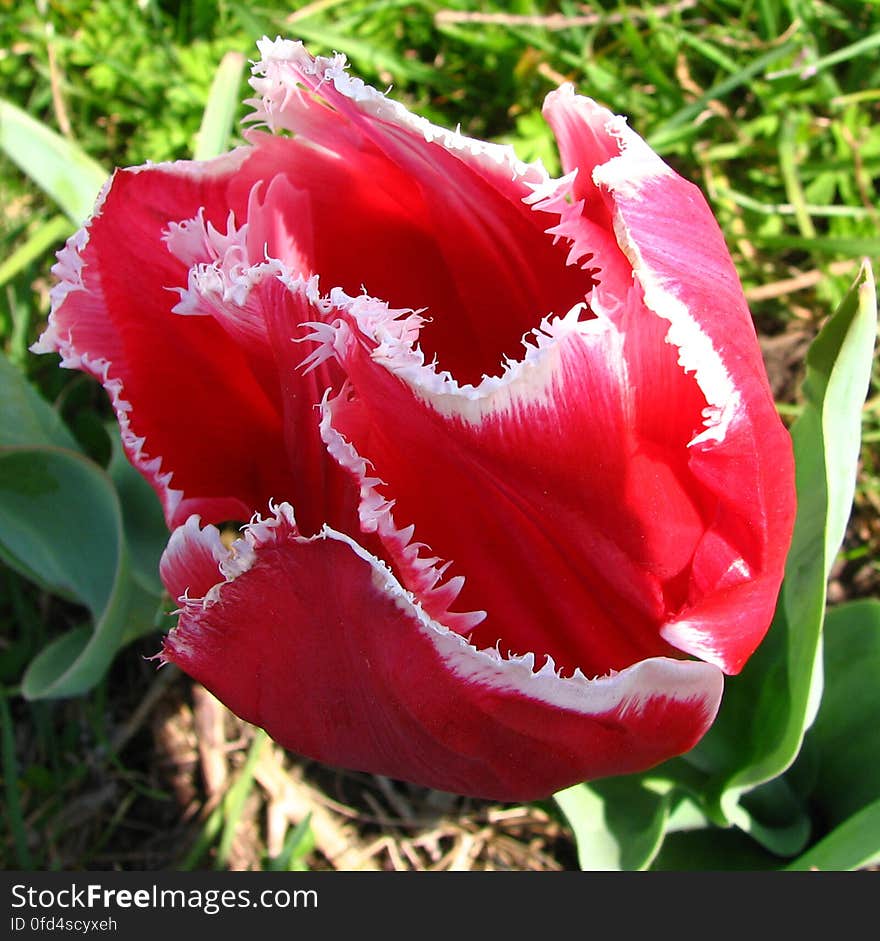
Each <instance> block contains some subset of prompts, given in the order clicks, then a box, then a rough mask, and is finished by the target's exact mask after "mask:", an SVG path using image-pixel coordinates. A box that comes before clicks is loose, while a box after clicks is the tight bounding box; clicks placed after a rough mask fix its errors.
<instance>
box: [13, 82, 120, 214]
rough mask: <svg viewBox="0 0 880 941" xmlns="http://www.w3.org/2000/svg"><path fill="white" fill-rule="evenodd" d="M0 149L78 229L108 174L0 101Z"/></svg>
mask: <svg viewBox="0 0 880 941" xmlns="http://www.w3.org/2000/svg"><path fill="white" fill-rule="evenodd" d="M0 149H2V150H3V151H5V153H6V155H7V156H8V157H9V158H10V159H11V160H12V161H13V163H16V164H17V165H18V167H19V168H20V169H21V170H22V172H23V173H26V174H27V175H28V176H29V177H30V178H31V179H32V180H33V181H34V182H35V183H36V184H37V185H38V186H39V187H40V188H41V189H42V190H43V191H44V192H45V193H46V194H47V195H48V196H50V197H51V198H52V199H54V200H55V202H56V203H58V205H59V206H60V207H61V208H62V209H63V210H64V212H66V213H67V215H68V216H69V217H70V219H71V221H72V222H74V223H76V224H77V225H80V224H81V223H82V222H83V221H84V220H85V219H86V218H87V217H88V216H89V215H90V213H91V211H92V208H93V207H94V205H95V199H96V198H97V195H98V193H99V192H100V190H101V187H102V186H103V185H104V182H105V181H106V179H107V177H108V176H109V174H108V173H107V171H106V170H105V169H104V168H103V167H102V166H101V165H100V164H99V163H97V162H96V161H94V160H92V158H91V157H89V156H88V154H86V153H85V152H84V151H83V150H81V149H80V148H79V147H78V146H77V145H76V144H74V143H73V142H72V141H69V140H67V139H65V138H64V137H61V136H60V135H59V134H56V133H55V132H54V131H52V130H50V129H49V128H48V127H46V126H45V125H43V124H41V123H40V122H39V121H35V120H34V119H33V118H32V117H31V116H30V115H29V114H27V113H26V112H25V111H22V110H21V109H20V108H17V107H16V106H15V105H14V104H12V103H11V102H9V101H4V100H2V99H0Z"/></svg>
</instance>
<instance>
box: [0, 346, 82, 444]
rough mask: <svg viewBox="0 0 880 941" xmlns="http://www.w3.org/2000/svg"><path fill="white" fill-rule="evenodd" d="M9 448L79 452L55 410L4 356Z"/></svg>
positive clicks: (1, 423) (0, 431)
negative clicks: (50, 447)
mask: <svg viewBox="0 0 880 941" xmlns="http://www.w3.org/2000/svg"><path fill="white" fill-rule="evenodd" d="M9 445H23V446H29V445H55V446H57V447H59V448H68V449H69V450H71V451H78V450H79V446H78V445H77V443H76V441H75V440H74V437H73V435H72V434H71V433H70V432H69V431H68V430H67V428H66V427H65V425H64V423H63V422H62V421H61V418H60V416H59V415H58V413H57V412H56V411H55V409H54V408H52V406H51V405H49V403H48V402H47V401H46V400H45V399H44V398H43V397H42V396H41V395H40V394H39V393H38V392H37V391H36V390H35V389H34V388H33V386H31V384H30V383H29V382H28V381H27V379H26V378H25V376H24V374H23V373H22V372H21V371H20V370H18V369H16V368H15V366H13V365H12V364H11V363H10V362H9V360H8V359H6V357H5V356H4V355H3V354H2V353H0V447H2V446H9Z"/></svg>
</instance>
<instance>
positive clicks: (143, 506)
mask: <svg viewBox="0 0 880 941" xmlns="http://www.w3.org/2000/svg"><path fill="white" fill-rule="evenodd" d="M107 432H108V434H109V435H110V440H111V442H112V444H113V453H112V457H111V458H110V466H109V467H108V468H107V473H108V474H109V475H110V479H111V480H112V481H113V483H114V485H115V486H116V492H117V494H118V496H119V503H120V505H121V507H122V523H123V528H124V531H125V541H126V544H127V545H128V550H129V557H130V562H131V574H132V577H133V578H135V579H136V580H137V582H138V584H139V585H140V586H141V587H142V588H143V589H145V590H146V591H148V592H150V593H151V594H153V595H155V596H157V597H158V596H159V595H161V594H162V592H163V591H164V588H163V586H162V582H161V580H160V578H159V560H160V559H161V558H162V553H163V551H164V550H165V546H166V545H167V544H168V535H169V534H168V528H167V527H166V525H165V517H164V515H163V513H162V505H161V503H160V502H159V498H158V497H157V496H156V493H155V491H154V490H153V488H152V487H151V486H150V485H149V484H148V483H147V482H146V481H145V480H144V478H143V477H142V476H141V475H140V474H139V473H138V471H136V470H135V469H134V467H132V465H131V463H130V462H129V460H128V458H127V457H126V456H125V451H124V449H123V447H122V439H121V437H120V435H119V426H118V425H117V424H116V422H113V423H112V424H109V425H107Z"/></svg>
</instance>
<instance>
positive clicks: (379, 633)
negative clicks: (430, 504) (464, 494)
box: [163, 506, 722, 800]
mask: <svg viewBox="0 0 880 941" xmlns="http://www.w3.org/2000/svg"><path fill="white" fill-rule="evenodd" d="M205 533H206V535H205ZM202 538H204V540H205V541H206V543H209V544H210V545H213V541H214V537H213V535H211V532H210V530H207V531H203V537H202ZM198 540H199V537H198V536H197V535H196V533H195V530H194V529H192V528H190V530H189V532H188V533H187V536H186V539H185V540H182V541H181V542H180V543H179V544H178V546H177V547H176V550H175V556H176V557H175V561H174V568H175V569H176V570H177V572H178V573H179V574H181V575H182V574H183V573H184V572H185V569H186V566H187V555H186V552H183V551H181V548H182V547H183V546H184V545H185V546H186V548H187V549H188V551H189V553H190V555H191V558H192V565H193V569H194V572H193V574H194V576H195V575H196V570H198V572H199V573H201V572H202V570H203V565H204V560H205V555H206V553H205V551H202V550H200V549H199V547H198V545H197V543H198ZM244 543H245V548H244V549H243V550H241V549H240V550H239V557H240V560H234V561H233V564H232V566H231V568H228V569H227V572H226V578H225V579H224V578H222V577H219V575H220V573H219V572H218V584H217V586H216V587H215V588H214V589H212V590H211V591H210V592H209V597H208V598H207V599H206V600H205V601H204V602H199V601H196V600H192V601H189V602H188V603H187V604H186V606H185V607H184V610H183V611H182V613H181V616H180V621H179V624H178V626H177V627H176V628H175V629H174V630H173V631H172V632H171V633H170V634H169V635H168V637H167V639H166V643H165V647H164V651H163V658H164V659H166V660H170V661H173V662H175V663H177V664H179V665H180V666H181V667H182V668H183V669H185V670H186V671H187V672H188V673H190V674H191V675H192V676H194V677H195V678H196V679H197V680H199V681H200V682H202V683H203V684H204V685H205V686H206V687H207V688H208V689H210V690H211V691H212V692H214V693H215V695H217V696H218V697H219V698H220V699H221V700H222V701H223V702H225V703H226V704H228V705H229V706H230V708H232V709H233V711H234V712H236V713H237V714H238V715H240V716H241V717H242V718H244V719H246V720H248V721H250V722H253V723H255V724H257V725H260V726H262V727H264V728H265V729H266V730H267V731H268V732H269V734H270V735H271V736H272V737H273V738H274V739H275V740H276V741H278V742H280V743H281V744H282V745H284V746H286V747H288V748H291V749H292V750H294V751H297V752H299V753H301V754H304V755H308V756H310V757H313V758H315V759H317V760H319V761H323V762H326V763H328V764H331V765H341V766H345V767H348V768H353V769H358V770H363V771H369V772H373V773H377V774H383V775H388V776H391V777H395V778H401V779H404V780H409V781H413V782H416V783H418V784H422V785H425V786H429V787H434V788H438V789H441V790H447V791H454V792H457V793H463V794H471V795H474V796H479V797H486V798H492V799H496V800H532V799H537V798H541V797H546V796H547V795H549V794H550V793H552V792H554V791H556V790H558V789H560V788H562V787H566V786H568V785H571V784H574V783H576V782H579V781H583V780H586V779H591V778H596V777H601V776H605V775H611V774H623V773H629V772H635V771H639V770H643V769H645V768H648V767H651V766H653V765H654V764H656V763H658V762H660V761H662V760H664V759H666V758H669V757H672V756H674V755H677V754H680V753H682V752H684V751H686V750H687V749H689V748H690V747H692V746H693V745H694V743H695V742H696V741H697V740H698V739H699V738H700V737H701V736H702V735H703V733H704V732H705V731H706V729H707V728H708V726H709V724H710V723H711V721H712V720H713V718H714V715H715V712H716V710H717V707H718V702H719V699H720V695H721V689H722V675H721V673H720V671H718V670H717V669H716V668H715V667H713V666H711V665H708V664H705V663H699V662H695V661H678V660H668V659H663V658H658V659H651V660H647V661H644V662H641V663H638V664H635V665H634V666H632V667H631V668H629V669H627V670H625V671H623V672H621V673H618V674H615V675H612V676H606V677H601V678H597V679H593V680H587V679H586V678H585V677H583V676H582V675H578V674H576V675H574V676H572V677H569V678H561V677H560V676H559V675H558V674H557V673H556V672H555V670H554V668H553V665H552V664H550V663H547V664H545V665H544V666H543V667H542V668H541V669H539V670H536V669H535V658H534V656H532V655H528V656H526V657H523V658H518V659H503V658H502V657H501V656H500V655H499V654H498V653H497V652H496V651H494V650H491V649H490V650H482V651H481V650H476V649H475V648H474V647H472V646H470V645H469V644H468V643H467V642H466V641H465V640H464V639H463V638H462V637H461V636H459V635H457V634H455V633H453V632H451V631H449V630H448V629H446V628H444V627H443V626H442V625H439V624H437V623H436V622H434V621H432V620H431V619H430V618H428V617H427V616H426V615H425V614H424V612H423V611H422V610H421V608H420V607H419V605H418V604H417V603H416V602H415V601H414V599H413V598H412V596H411V595H410V594H409V593H408V592H406V591H405V590H404V589H403V588H402V587H401V586H400V584H399V583H398V582H397V581H396V580H395V579H394V578H393V576H392V575H391V574H390V572H389V571H388V569H387V568H386V567H385V566H384V565H383V564H382V563H381V562H379V561H378V560H377V559H375V558H374V557H372V556H370V555H369V554H368V553H366V552H365V551H364V550H363V549H362V548H361V547H360V546H358V545H357V544H356V543H354V542H353V541H352V540H351V539H350V538H349V537H347V536H345V535H343V534H341V533H337V532H335V531H333V530H330V529H325V530H324V531H323V532H322V533H321V534H319V535H318V536H316V537H312V538H310V539H305V538H303V537H302V536H300V535H299V534H298V532H297V530H296V527H295V524H294V523H293V517H292V512H291V511H290V508H289V507H284V506H282V507H278V508H277V510H276V511H275V514H274V516H273V517H270V518H269V519H268V520H265V521H261V522H259V523H257V524H255V525H254V526H253V527H251V528H250V529H248V530H246V532H245V538H244ZM210 545H209V548H208V551H211V549H210ZM198 577H199V580H200V581H201V580H202V579H201V575H199V576H198ZM183 581H186V577H185V576H183ZM230 664H235V665H236V669H234V670H231V669H230V668H229V666H230Z"/></svg>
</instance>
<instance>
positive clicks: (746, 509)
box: [36, 39, 794, 800]
mask: <svg viewBox="0 0 880 941" xmlns="http://www.w3.org/2000/svg"><path fill="white" fill-rule="evenodd" d="M259 47H260V52H261V54H262V60H261V61H260V62H259V63H258V64H257V65H256V66H255V67H254V70H253V71H254V75H253V78H252V81H251V84H252V85H253V88H254V90H255V92H256V98H255V99H254V101H253V104H254V105H255V113H254V115H253V118H252V120H254V121H255V122H256V124H257V127H258V128H265V129H266V130H263V129H252V130H250V131H249V132H248V133H247V143H246V145H245V146H242V147H239V148H238V149H236V150H234V151H233V152H231V153H229V154H227V155H225V156H222V157H219V158H217V159H214V160H208V161H203V162H185V161H184V162H177V163H171V164H157V165H147V166H143V167H137V168H134V169H127V170H120V171H117V173H116V174H115V175H114V176H113V178H112V180H111V181H110V182H109V184H108V185H107V187H106V188H105V190H104V192H103V194H102V195H101V197H100V199H99V203H98V206H97V207H96V209H95V213H94V215H93V217H92V218H91V220H90V221H89V222H88V224H87V225H86V226H85V227H84V228H83V229H82V230H81V231H80V232H79V233H77V235H75V236H74V237H73V238H72V239H71V241H70V242H69V244H68V246H67V247H66V248H65V249H64V250H63V251H62V252H61V253H60V255H59V263H58V265H57V266H56V269H55V273H56V276H57V279H58V283H57V285H56V287H55V289H54V293H53V310H52V314H51V319H50V323H49V325H48V327H47V329H46V331H45V333H44V334H43V336H42V338H41V340H40V341H39V343H38V344H37V347H36V349H38V350H40V351H57V352H59V353H60V354H61V357H62V362H63V365H65V366H68V367H75V368H80V369H84V370H86V371H87V372H90V373H91V374H92V375H94V376H96V377H97V378H98V379H99V380H100V381H101V382H102V383H103V384H104V386H105V387H106V389H107V391H108V392H109V394H110V396H111V398H112V401H113V405H114V407H115V409H116V414H117V416H118V418H119V423H120V425H121V428H122V434H123V440H124V443H125V447H126V450H127V453H128V456H129V458H130V460H131V461H132V463H133V464H134V465H135V466H136V467H137V468H138V469H139V470H140V471H141V473H142V474H143V475H144V476H145V477H146V479H147V480H148V481H149V482H150V483H151V484H152V485H153V487H154V488H155V489H156V491H157V492H158V494H159V496H160V497H161V500H162V505H163V507H164V512H165V515H166V518H167V522H168V525H169V527H171V528H173V534H172V535H171V538H170V542H169V544H168V548H167V551H166V552H165V555H164V558H163V560H162V565H161V575H162V578H163V580H164V583H165V585H166V587H167V589H168V591H169V592H170V593H171V595H172V596H173V597H174V598H175V599H179V606H180V611H179V619H178V623H177V626H176V627H175V628H174V629H172V630H171V632H170V633H169V635H168V637H167V639H166V641H165V644H164V650H163V653H162V657H163V658H164V659H165V660H170V661H173V662H174V663H177V664H179V665H180V666H181V667H182V668H183V669H184V670H186V671H187V672H188V673H189V674H191V675H192V676H193V677H195V678H196V679H197V680H199V681H201V682H202V683H203V684H204V685H205V686H207V687H208V688H209V689H210V690H212V691H213V692H214V693H215V694H216V695H217V696H218V697H219V698H220V699H221V700H222V701H223V702H225V703H226V704H227V705H228V706H229V707H230V708H231V709H233V710H234V711H235V712H236V713H238V715H240V716H242V717H243V718H245V719H247V720H249V721H251V722H253V723H256V724H257V725H260V726H263V727H264V728H266V729H267V730H268V731H269V733H270V734H271V735H272V736H273V737H274V738H275V739H276V740H277V741H278V742H280V743H282V744H283V745H285V746H287V747H289V748H291V749H293V750H295V751H297V752H300V753H302V754H304V755H308V756H311V757H313V758H316V759H319V760H321V761H324V762H328V763H330V764H333V765H342V766H345V767H349V768H355V769H359V770H364V771H370V772H375V773H379V774H383V775H389V776H393V777H397V778H402V779H406V780H409V781H414V782H418V783H420V784H423V785H427V786H431V787H435V788H440V789H444V790H448V791H455V792H460V793H466V794H471V795H477V796H481V797H489V798H495V799H502V800H526V799H532V798H538V797H543V796H546V795H548V794H550V793H551V792H553V791H554V790H556V789H559V788H562V787H565V786H567V785H570V784H573V783H575V782H578V781H582V780H586V779H592V778H596V777H600V776H605V775H614V774H623V773H628V772H635V771H639V770H641V769H645V768H648V767H651V766H653V765H654V764H656V763H658V762H660V761H662V760H664V759H666V758H669V757H671V756H674V755H678V754H680V753H682V752H684V751H686V750H687V749H689V748H691V747H692V746H693V745H694V743H695V742H696V741H697V740H698V739H699V738H700V737H701V736H702V735H703V734H704V733H705V731H706V729H707V728H708V727H709V725H710V724H711V722H712V721H713V718H714V716H715V713H716V710H717V708H718V704H719V700H720V696H721V692H722V680H723V674H724V673H736V672H737V671H738V670H739V669H740V668H741V667H742V665H743V664H744V662H745V661H746V659H747V658H748V657H749V655H750V654H751V653H752V652H753V651H754V650H755V648H756V646H757V645H758V644H759V642H760V641H761V639H762V637H763V636H764V634H765V632H766V630H767V627H768V625H769V623H770V620H771V617H772V614H773V610H774V604H775V601H776V596H777V593H778V590H779V586H780V581H781V578H782V572H783V564H784V560H785V555H786V550H787V547H788V544H789V539H790V535H791V528H792V521H793V516H794V486H793V468H792V456H791V447H790V439H789V436H788V434H787V432H786V431H785V429H784V427H783V426H782V424H781V423H780V421H779V418H778V417H777V414H776V410H775V408H774V403H773V400H772V397H771V394H770V391H769V388H768V383H767V378H766V374H765V371H764V368H763V365H762V361H761V355H760V352H759V347H758V343H757V340H756V337H755V331H754V328H753V325H752V322H751V319H750V316H749V312H748V309H747V306H746V302H745V300H744V297H743V293H742V289H741V287H740V284H739V281H738V279H737V276H736V273H735V271H734V268H733V265H732V263H731V259H730V256H729V254H728V251H727V249H726V247H725V243H724V240H723V238H722V235H721V233H720V231H719V229H718V226H717V225H716V223H715V220H714V219H713V217H712V214H711V212H710V210H709V208H708V207H707V205H706V203H705V201H704V199H703V197H702V196H701V195H700V192H699V191H698V189H697V188H696V187H695V186H693V185H692V184H690V183H688V182H686V181H685V180H683V179H682V178H681V177H679V176H678V175H677V174H676V173H674V172H673V171H672V170H671V169H670V168H669V167H668V166H667V165H666V164H664V163H663V162H662V161H661V160H660V158H659V157H658V156H657V155H656V154H655V153H654V152H653V151H652V150H651V149H650V148H649V147H648V146H647V145H646V144H645V143H644V141H642V140H641V138H639V137H638V136H637V135H636V134H635V133H634V132H633V131H632V130H630V129H629V127H628V126H627V124H626V122H625V120H624V119H623V118H620V117H615V116H614V115H612V114H611V113H609V112H608V111H606V110H605V109H604V108H602V107H600V106H599V105H598V104H596V103H595V102H593V101H591V100H589V99H587V98H583V97H580V96H578V95H576V94H575V93H574V91H573V90H572V89H571V88H570V87H562V88H560V89H558V90H557V91H555V92H553V93H551V94H550V95H549V96H548V98H547V101H546V105H545V109H544V110H545V114H546V118H547V120H548V121H549V123H550V125H551V127H552V128H553V130H554V132H555V134H556V137H557V140H558V143H559V148H560V152H561V156H562V162H563V165H564V168H565V175H564V176H562V177H561V178H559V179H553V178H551V177H550V176H549V175H548V174H547V173H546V171H545V170H544V169H543V167H542V166H541V165H540V164H526V163H522V162H520V161H519V160H517V159H516V157H515V155H514V154H513V152H512V151H511V150H510V149H509V148H507V147H502V146H499V145H496V144H491V143H484V142H482V141H477V140H472V139H469V138H467V137H464V136H462V135H461V134H460V133H458V132H450V131H446V130H443V129H441V128H439V127H435V126H434V125H432V124H429V123H428V122H427V121H425V120H423V119H421V118H419V117H415V116H414V115H412V114H410V113H409V112H408V111H407V110H406V109H405V108H404V107H402V106H401V105H400V104H397V103H395V102H394V101H392V100H390V99H388V98H386V97H385V96H384V95H382V94H380V93H378V92H376V91H374V90H373V89H372V88H369V87H367V86H366V85H364V84H363V83H362V82H361V81H360V80H359V79H357V78H353V77H351V76H350V75H349V74H348V73H347V71H346V67H345V60H344V58H343V57H342V56H340V55H337V56H334V57H332V58H313V57H312V56H310V55H309V54H308V53H307V52H306V50H305V49H304V48H303V46H302V45H301V44H300V43H296V42H289V41H282V40H276V41H270V40H267V39H264V40H263V41H262V42H261V43H259ZM248 519H250V523H247V525H245V526H244V528H243V529H242V533H241V537H240V538H239V539H238V540H237V541H236V542H235V543H234V544H233V545H232V546H231V548H227V547H226V546H225V545H224V543H223V542H222V541H221V539H220V535H219V530H218V528H217V526H216V524H220V523H222V522H225V521H230V520H236V521H239V522H241V521H246V520H248Z"/></svg>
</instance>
